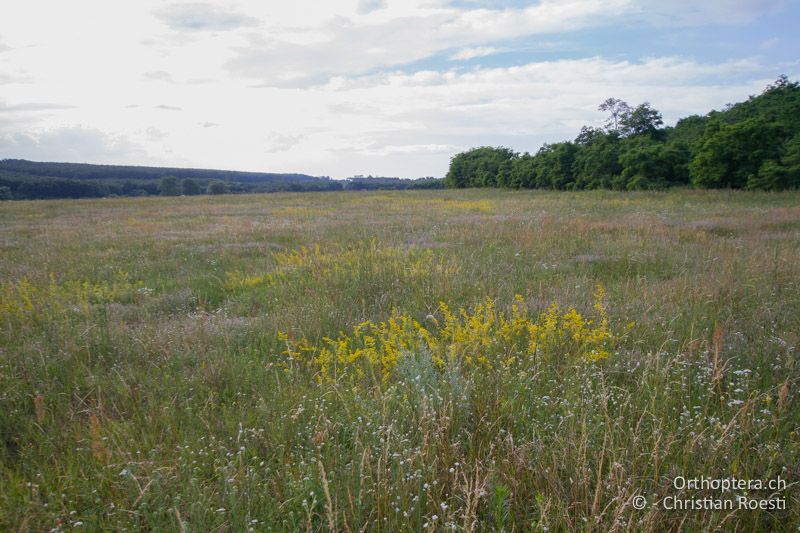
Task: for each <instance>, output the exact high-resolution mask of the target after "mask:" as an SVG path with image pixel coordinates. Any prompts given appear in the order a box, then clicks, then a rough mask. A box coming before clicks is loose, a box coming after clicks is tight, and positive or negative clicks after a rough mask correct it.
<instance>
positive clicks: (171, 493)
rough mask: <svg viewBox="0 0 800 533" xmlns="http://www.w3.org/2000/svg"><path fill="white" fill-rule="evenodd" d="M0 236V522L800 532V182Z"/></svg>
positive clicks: (138, 202)
mask: <svg viewBox="0 0 800 533" xmlns="http://www.w3.org/2000/svg"><path fill="white" fill-rule="evenodd" d="M0 247H2V254H1V255H0V282H1V283H2V288H1V289H0V290H1V291H2V292H0V298H2V300H0V530H3V531H49V530H56V531H66V530H70V529H73V528H75V527H81V528H82V529H84V530H118V531H123V530H127V531H135V530H159V531H198V532H199V531H203V532H210V531H248V530H252V531H295V530H328V529H332V530H337V531H364V530H367V531H370V530H373V531H399V530H406V531H419V530H441V531H444V530H448V531H526V530H539V531H571V530H582V531H609V530H621V531H664V530H670V529H674V530H679V529H683V530H690V531H701V530H702V531H714V530H724V531H777V530H786V531H795V530H797V528H798V526H800V487H799V486H798V483H799V482H800V435H798V431H800V404H799V403H798V398H797V393H798V386H800V364H799V363H800V361H798V352H797V346H798V334H800V286H798V283H799V282H800V193H796V192H795V193H782V194H763V193H760V194H756V193H745V192H712V191H671V192H666V193H616V192H584V193H574V194H573V193H543V192H503V191H487V190H482V191H472V190H468V191H430V192H421V191H420V192H398V193H391V192H389V193H387V192H378V193H329V194H311V193H308V194H275V195H247V196H222V197H191V198H145V199H107V200H96V201H52V202H50V201H47V202H4V203H2V204H0ZM553 304H557V307H556V306H555V305H553ZM700 476H704V477H705V478H709V479H715V478H732V477H733V478H738V479H745V480H774V479H777V478H779V477H780V479H781V480H782V481H785V482H786V487H781V488H780V489H776V490H768V489H761V490H759V489H758V488H757V487H755V486H751V487H750V489H742V488H736V489H735V490H733V491H730V492H725V493H723V492H720V491H719V490H715V489H713V488H710V487H707V486H701V487H700V488H698V489H693V488H692V489H690V488H685V487H680V486H679V485H680V483H681V482H680V479H683V478H685V479H692V478H699V477H700ZM676 478H678V481H676ZM637 497H644V498H645V500H646V503H644V504H643V505H641V503H642V500H641V499H637ZM665 498H667V499H666V500H665ZM669 498H672V499H669ZM703 498H710V499H716V500H718V501H721V500H726V501H731V502H733V505H734V506H733V508H732V509H721V510H713V509H688V510H680V509H678V510H670V509H668V508H665V507H670V506H674V503H673V502H674V501H675V500H695V499H697V500H702V499H703ZM741 498H746V499H747V501H748V502H756V504H758V502H759V501H763V502H767V504H770V505H773V506H780V501H783V502H784V504H785V509H755V510H754V509H741V508H740V507H739V505H740V499H741ZM635 504H639V505H635ZM765 505H766V504H765ZM637 506H639V507H642V506H643V507H644V508H642V509H637V508H636V507H637Z"/></svg>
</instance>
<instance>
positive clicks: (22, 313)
mask: <svg viewBox="0 0 800 533" xmlns="http://www.w3.org/2000/svg"><path fill="white" fill-rule="evenodd" d="M129 278H130V275H129V274H128V273H127V272H124V271H122V270H120V271H118V272H116V273H115V274H114V277H113V279H112V280H111V281H101V282H91V281H80V280H67V281H63V282H59V281H57V280H56V279H55V276H53V275H52V274H51V275H50V276H49V277H48V278H47V282H46V283H40V284H35V283H32V282H31V281H30V280H28V279H27V278H22V279H21V280H19V281H17V282H11V283H3V284H2V286H0V321H7V320H13V319H23V320H42V319H45V318H53V317H58V316H63V315H65V314H67V313H69V312H83V313H85V312H87V311H88V310H89V307H90V306H91V305H92V304H99V303H107V302H113V301H119V300H124V299H128V298H130V297H132V295H133V294H134V293H135V291H137V290H139V289H140V288H142V287H144V284H143V283H142V282H141V281H137V282H132V281H131V280H130V279H129Z"/></svg>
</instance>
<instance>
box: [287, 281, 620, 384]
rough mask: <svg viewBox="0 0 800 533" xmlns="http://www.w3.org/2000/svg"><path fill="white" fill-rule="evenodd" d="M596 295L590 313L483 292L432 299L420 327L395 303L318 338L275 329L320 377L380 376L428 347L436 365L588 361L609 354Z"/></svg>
mask: <svg viewBox="0 0 800 533" xmlns="http://www.w3.org/2000/svg"><path fill="white" fill-rule="evenodd" d="M603 299H604V290H603V287H602V286H599V285H598V287H597V289H596V291H595V293H594V306H593V310H594V313H593V314H594V315H595V316H594V317H593V318H591V319H587V318H584V317H583V316H582V315H581V314H580V313H579V312H578V311H577V310H576V309H575V308H574V307H569V308H568V309H566V311H562V310H561V308H560V307H559V306H558V304H555V303H554V304H552V305H550V307H548V309H547V310H546V311H545V312H543V313H541V314H539V316H538V317H536V318H531V317H530V316H529V313H528V309H527V306H526V305H525V302H524V299H523V298H522V297H521V296H519V295H517V296H516V297H515V299H514V303H513V304H512V305H511V309H510V312H503V311H502V310H498V309H497V306H496V305H495V303H494V301H492V300H490V299H487V300H486V301H485V302H484V303H482V304H480V305H477V306H476V307H474V308H473V309H472V310H471V311H467V310H465V309H463V308H462V309H459V310H458V311H457V312H453V311H451V310H450V308H449V307H448V306H447V305H446V304H445V303H440V304H439V307H438V309H437V310H436V312H435V313H434V315H436V316H434V315H428V317H427V318H426V319H425V321H424V322H425V325H424V326H423V325H422V324H420V323H419V322H418V321H417V320H415V319H414V318H412V317H410V316H408V315H405V314H401V313H400V312H399V311H397V310H396V309H395V310H393V312H392V314H391V316H390V317H389V318H388V319H387V320H386V321H381V322H372V321H365V322H362V323H361V324H358V325H357V326H355V327H354V328H353V329H352V331H350V332H349V333H346V332H341V333H340V334H339V336H338V337H337V338H330V337H323V339H322V343H321V344H319V345H314V344H313V343H311V342H309V340H308V339H306V338H305V337H301V338H299V339H296V340H293V339H291V338H290V336H289V335H288V334H286V333H283V332H279V333H278V336H279V339H280V340H281V341H283V342H284V343H285V345H286V350H285V351H284V354H285V355H287V356H289V357H290V358H291V359H292V360H297V361H301V362H304V363H306V364H308V365H309V366H310V367H312V368H313V369H315V370H316V371H317V377H318V379H319V380H320V381H335V380H337V379H339V378H341V377H343V376H346V375H351V376H355V377H357V378H363V377H365V376H370V377H373V378H375V379H378V378H379V376H380V379H382V380H384V381H386V380H388V379H389V378H390V377H391V376H392V373H393V371H394V369H395V368H396V367H397V365H398V363H399V362H400V361H401V359H402V358H404V357H409V356H413V354H420V353H424V354H430V357H431V360H432V362H433V363H434V365H436V366H437V367H439V368H444V367H445V366H447V365H458V366H462V367H466V368H471V369H476V368H485V369H495V368H497V369H513V368H515V367H520V368H521V367H523V366H524V365H526V364H529V363H530V362H532V361H535V360H537V359H539V360H544V361H548V362H557V361H575V360H581V359H582V360H585V361H592V362H593V361H600V360H602V359H606V358H607V357H608V356H609V349H610V347H611V344H612V342H613V339H614V338H613V335H612V334H611V332H610V330H609V326H608V315H607V312H606V308H605V306H604V304H603ZM437 316H438V318H437Z"/></svg>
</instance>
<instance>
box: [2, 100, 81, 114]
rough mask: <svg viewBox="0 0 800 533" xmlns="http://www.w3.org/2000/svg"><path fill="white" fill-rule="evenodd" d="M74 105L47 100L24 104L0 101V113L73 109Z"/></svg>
mask: <svg viewBox="0 0 800 533" xmlns="http://www.w3.org/2000/svg"><path fill="white" fill-rule="evenodd" d="M74 108H75V106H74V105H67V104H53V103H48V102H26V103H24V104H14V105H7V104H5V103H4V102H3V101H0V113H26V112H28V113H38V112H41V111H54V110H61V109H74Z"/></svg>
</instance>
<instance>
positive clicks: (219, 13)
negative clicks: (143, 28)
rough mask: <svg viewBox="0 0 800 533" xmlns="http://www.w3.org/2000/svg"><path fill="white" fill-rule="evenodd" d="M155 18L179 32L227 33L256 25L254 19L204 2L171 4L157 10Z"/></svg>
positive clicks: (256, 20) (256, 21)
mask: <svg viewBox="0 0 800 533" xmlns="http://www.w3.org/2000/svg"><path fill="white" fill-rule="evenodd" d="M156 16H157V17H158V18H159V19H161V20H162V21H163V22H164V23H165V24H167V25H168V26H169V27H170V28H172V29H174V30H179V31H228V30H235V29H237V28H241V27H246V26H257V25H258V19H256V18H254V17H251V16H248V15H246V14H244V13H240V12H237V11H232V10H228V9H224V8H221V7H219V6H216V5H214V4H211V3H205V2H194V3H184V4H172V5H169V6H167V7H163V8H161V9H159V10H157V11H156Z"/></svg>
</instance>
